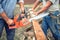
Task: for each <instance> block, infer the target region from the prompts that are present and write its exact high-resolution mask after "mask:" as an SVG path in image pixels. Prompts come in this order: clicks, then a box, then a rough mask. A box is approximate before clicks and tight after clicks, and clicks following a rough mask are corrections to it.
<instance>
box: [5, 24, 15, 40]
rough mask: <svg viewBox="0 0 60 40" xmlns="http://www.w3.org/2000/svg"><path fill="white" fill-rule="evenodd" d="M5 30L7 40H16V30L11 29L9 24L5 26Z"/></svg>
mask: <svg viewBox="0 0 60 40" xmlns="http://www.w3.org/2000/svg"><path fill="white" fill-rule="evenodd" d="M5 29H6V33H7V40H14V36H15V29H9V28H8V25H7V24H5Z"/></svg>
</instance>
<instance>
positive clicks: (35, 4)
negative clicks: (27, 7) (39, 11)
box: [32, 0, 41, 10]
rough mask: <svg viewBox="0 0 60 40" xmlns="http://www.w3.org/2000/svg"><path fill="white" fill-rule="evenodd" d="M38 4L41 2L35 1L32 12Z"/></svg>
mask: <svg viewBox="0 0 60 40" xmlns="http://www.w3.org/2000/svg"><path fill="white" fill-rule="evenodd" d="M39 3H41V2H40V1H39V0H37V1H36V2H35V3H34V5H33V7H32V10H34V9H35V8H36V7H37V6H38V5H39Z"/></svg>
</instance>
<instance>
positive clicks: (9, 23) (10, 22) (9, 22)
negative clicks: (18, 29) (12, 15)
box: [6, 19, 14, 25]
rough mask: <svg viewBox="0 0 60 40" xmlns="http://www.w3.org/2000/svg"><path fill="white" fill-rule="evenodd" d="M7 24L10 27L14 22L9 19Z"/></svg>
mask: <svg viewBox="0 0 60 40" xmlns="http://www.w3.org/2000/svg"><path fill="white" fill-rule="evenodd" d="M6 22H7V24H8V25H12V24H14V21H13V20H12V19H8V20H7V21H6Z"/></svg>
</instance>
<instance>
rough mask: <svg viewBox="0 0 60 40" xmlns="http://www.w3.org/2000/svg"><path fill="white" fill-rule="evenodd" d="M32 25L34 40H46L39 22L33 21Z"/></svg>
mask: <svg viewBox="0 0 60 40" xmlns="http://www.w3.org/2000/svg"><path fill="white" fill-rule="evenodd" d="M32 24H33V29H34V33H35V37H36V40H47V39H46V36H45V34H44V32H43V30H42V28H41V26H40V25H39V22H38V21H36V20H33V21H32Z"/></svg>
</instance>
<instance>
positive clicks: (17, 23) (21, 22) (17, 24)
mask: <svg viewBox="0 0 60 40" xmlns="http://www.w3.org/2000/svg"><path fill="white" fill-rule="evenodd" d="M17 16H18V15H17ZM17 16H16V17H14V19H13V20H14V23H15V25H13V26H9V29H14V28H19V27H25V26H26V25H28V24H30V22H29V21H28V20H27V19H26V18H23V19H22V20H19V21H17V20H18V17H17Z"/></svg>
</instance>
